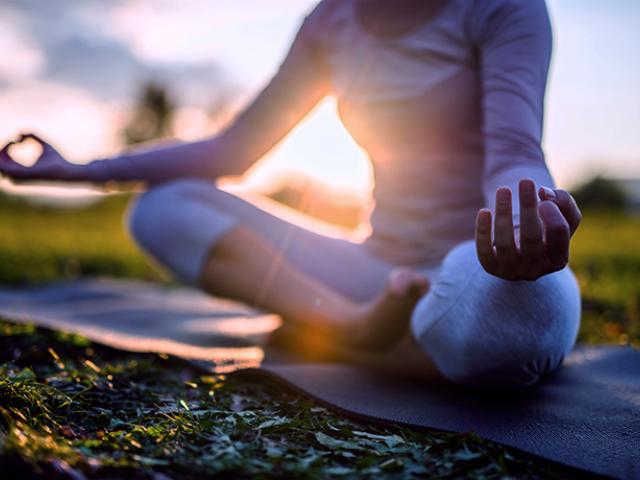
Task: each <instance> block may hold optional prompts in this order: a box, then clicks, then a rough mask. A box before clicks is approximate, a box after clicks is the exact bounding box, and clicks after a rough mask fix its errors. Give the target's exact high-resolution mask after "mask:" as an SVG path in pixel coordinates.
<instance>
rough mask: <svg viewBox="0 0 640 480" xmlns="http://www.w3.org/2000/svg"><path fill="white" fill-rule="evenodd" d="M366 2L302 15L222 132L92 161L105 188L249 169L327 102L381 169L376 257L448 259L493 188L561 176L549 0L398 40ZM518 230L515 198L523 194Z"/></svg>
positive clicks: (327, 5)
mask: <svg viewBox="0 0 640 480" xmlns="http://www.w3.org/2000/svg"><path fill="white" fill-rule="evenodd" d="M356 3H357V0H324V1H322V2H320V3H319V4H318V5H317V6H316V8H315V9H314V10H313V11H312V12H311V13H310V14H309V15H308V16H307V17H306V18H305V20H304V22H303V24H302V27H301V28H300V30H299V32H298V34H297V36H296V38H295V40H294V43H293V45H292V47H291V49H290V51H289V53H288V55H287V57H286V58H285V60H284V62H283V63H282V65H281V66H280V69H279V70H278V73H277V74H276V75H275V77H274V78H273V80H272V81H271V82H270V84H269V85H268V86H267V87H266V88H265V89H264V90H263V91H262V92H261V93H260V94H259V95H258V97H257V99H256V100H255V101H254V102H253V103H252V104H251V105H250V106H249V107H248V108H247V109H246V110H245V111H244V112H243V113H241V114H240V115H239V116H238V118H237V119H236V120H235V121H234V122H233V123H232V124H231V125H230V126H229V127H228V128H227V129H226V130H224V131H223V132H222V133H220V134H219V135H217V136H215V137H213V138H209V139H205V140H203V141H201V142H196V143H192V144H183V145H176V146H170V147H165V148H162V149H160V150H155V151H153V153H145V152H140V153H133V154H130V155H125V156H122V157H119V158H116V159H112V160H105V161H96V162H92V163H91V164H90V165H89V172H90V174H89V176H90V177H91V178H93V179H96V180H110V179H114V180H133V179H142V180H148V181H150V182H159V181H165V180H168V179H171V178H175V177H180V176H204V177H209V178H217V177H219V176H222V175H228V174H235V173H240V172H242V171H244V170H245V169H246V168H247V167H248V166H250V165H251V164H252V163H253V162H255V161H256V160H257V159H258V158H260V157H261V156H262V155H264V154H265V153H266V152H267V151H268V150H269V149H271V148H272V147H273V146H274V145H275V144H276V143H278V142H279V141H280V139H282V137H284V136H285V135H286V133H287V132H289V131H290V130H291V128H293V126H295V124H296V123H297V122H298V121H299V120H300V119H301V118H302V117H303V116H304V115H305V114H306V113H307V112H309V110H310V109H311V108H313V106H314V105H315V104H316V103H317V102H318V101H319V100H320V99H321V98H323V97H324V96H326V95H328V94H332V95H335V97H336V100H337V104H338V110H339V113H340V118H341V119H342V121H343V123H344V125H345V126H346V128H347V129H348V131H349V132H350V133H351V135H352V136H353V138H354V139H355V141H356V142H357V143H358V144H359V145H360V146H361V147H362V148H363V149H364V150H365V151H366V152H367V153H368V155H369V157H370V159H371V162H372V165H373V171H374V181H375V188H374V194H373V196H374V201H375V207H374V209H373V211H372V214H371V219H370V221H371V226H372V233H371V236H370V237H369V238H368V239H367V240H366V241H365V244H366V246H367V247H368V248H370V249H371V251H372V252H374V253H375V254H377V255H379V256H381V257H383V258H385V259H387V260H389V261H391V262H394V263H398V264H408V265H420V264H430V263H434V262H437V261H439V260H440V259H442V257H443V256H444V255H445V254H446V252H447V251H448V250H450V249H451V248H452V247H453V246H455V245H456V244H458V243H460V242H462V241H465V240H468V239H470V238H473V233H474V219H475V216H476V213H477V211H478V209H479V208H482V207H485V206H486V207H489V208H492V209H493V208H494V198H495V191H496V189H497V188H498V187H500V186H508V187H510V188H511V189H512V191H513V192H514V193H516V192H517V184H518V181H519V180H520V179H522V178H532V179H534V180H535V181H536V183H537V184H538V185H545V186H549V187H553V186H554V182H553V180H552V178H551V176H550V174H549V171H548V169H547V167H546V164H545V160H544V154H543V152H542V149H541V136H542V121H543V102H544V93H545V85H546V79H547V73H548V67H549V59H550V54H551V29H550V25H549V18H548V13H547V9H546V5H545V3H544V0H449V1H448V2H447V3H446V4H445V5H444V6H443V7H442V8H441V9H440V10H439V11H438V13H437V14H436V15H435V16H434V17H433V18H432V19H431V20H429V21H428V22H426V23H425V24H423V25H420V26H419V27H416V28H413V29H411V30H409V31H407V32H405V33H403V34H400V35H397V36H393V37H388V38H387V37H381V36H376V35H373V34H371V33H370V32H369V31H368V30H367V29H366V28H365V26H364V25H363V24H362V22H361V20H360V19H359V17H358V15H357V11H356ZM514 214H515V219H514V220H515V223H516V225H517V223H518V215H517V214H518V202H517V194H516V195H514Z"/></svg>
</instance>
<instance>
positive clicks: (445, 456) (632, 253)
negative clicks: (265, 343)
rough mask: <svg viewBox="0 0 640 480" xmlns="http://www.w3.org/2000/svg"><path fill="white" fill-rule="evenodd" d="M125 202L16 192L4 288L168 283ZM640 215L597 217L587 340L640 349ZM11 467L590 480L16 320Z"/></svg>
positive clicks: (3, 362)
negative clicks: (76, 206)
mask: <svg viewBox="0 0 640 480" xmlns="http://www.w3.org/2000/svg"><path fill="white" fill-rule="evenodd" d="M125 202H126V198H125V197H114V198H110V199H109V200H108V201H106V202H102V203H100V204H98V205H95V206H93V207H90V208H86V209H81V210H52V209H47V208H34V207H31V206H28V205H25V204H23V203H21V202H17V201H15V200H11V199H8V198H0V284H3V285H8V284H25V283H36V282H42V281H51V280H57V279H61V278H76V277H77V276H79V275H110V276H121V277H136V278H143V279H152V280H161V281H166V278H163V277H162V276H159V274H158V273H157V272H156V271H155V270H153V269H152V268H151V267H150V266H149V265H148V264H147V263H146V262H145V260H144V259H143V257H142V256H141V255H140V254H139V253H138V252H137V251H136V249H135V248H134V246H133V245H132V243H131V242H130V240H129V239H128V238H127V237H126V235H125V234H124V233H123V230H122V222H121V218H120V217H121V214H122V210H123V209H124V206H125ZM638 236H640V219H638V218H636V219H633V218H630V217H626V216H624V215H622V214H620V213H612V212H599V213H598V212H587V213H586V215H585V221H584V224H583V225H582V227H581V228H580V230H579V232H578V234H577V237H576V239H575V241H574V243H573V251H572V266H573V268H574V270H575V271H576V272H577V275H578V277H579V280H580V284H581V288H582V290H583V295H584V314H583V324H582V329H581V332H580V340H581V341H583V342H589V343H602V342H605V343H616V344H620V343H622V344H626V343H632V344H634V345H640V281H639V279H640V251H639V250H638V249H637V247H636V244H637V238H638ZM0 464H1V465H2V472H3V478H12V477H19V478H25V477H46V478H74V479H80V478H85V477H86V478H154V479H165V478H180V479H188V478H196V477H199V476H204V475H207V476H211V475H212V474H213V473H216V474H217V475H219V476H221V477H229V478H243V477H251V476H258V477H261V478H279V477H283V476H290V477H302V478H321V477H324V478H326V477H342V478H355V477H358V478H360V477H379V476H381V475H385V476H388V477H391V478H396V477H397V478H407V477H409V478H410V477H437V478H442V477H449V478H453V477H456V478H460V477H472V478H504V477H518V478H548V477H565V478H566V477H575V478H583V474H582V473H579V472H578V473H576V472H574V471H570V470H567V469H564V468H562V467H560V466H558V465H555V464H553V463H550V462H547V461H544V460H540V459H535V458H532V457H530V456H527V455H525V454H523V453H521V452H518V451H514V450H512V449H508V448H504V447H502V446H500V445H496V444H494V443H491V442H487V441H484V440H482V439H479V438H478V437H476V436H474V435H473V434H449V433H443V432H437V431H428V432H413V431H411V430H407V429H403V428H397V427H380V426H375V425H369V424H363V423H358V422H354V421H352V420H349V419H346V418H344V417H343V416H341V415H338V414H335V413H332V412H331V411H330V410H327V409H325V408H324V407H321V406H319V405H317V404H315V403H313V402H312V401H310V400H308V399H306V398H305V397H303V396H300V395H298V394H295V393H293V392H291V391H288V390H286V389H284V388H283V387H281V386H280V385H277V384H272V383H269V382H266V381H265V380H264V379H256V378H250V377H248V378H247V377H240V378H235V377H233V376H231V377H226V378H225V377H222V376H210V375H202V374H201V373H199V372H197V371H195V370H193V369H192V368H191V367H189V365H187V364H185V363H183V362H181V361H180V360H178V359H174V358H167V357H166V356H159V355H154V354H133V353H125V352H120V351H116V350H113V349H109V348H106V347H102V346H99V345H95V344H92V343H90V342H88V341H87V340H86V339H84V338H82V337H79V336H76V335H68V334H64V333H59V332H50V331H47V330H44V329H37V328H35V327H33V326H29V325H27V326H25V325H15V324H13V323H11V322H10V319H4V320H2V321H0Z"/></svg>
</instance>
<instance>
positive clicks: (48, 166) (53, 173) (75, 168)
mask: <svg viewBox="0 0 640 480" xmlns="http://www.w3.org/2000/svg"><path fill="white" fill-rule="evenodd" d="M28 139H30V140H35V141H36V142H37V143H38V144H39V145H40V146H41V147H42V153H41V154H40V156H39V157H38V159H37V160H36V162H35V163H34V164H33V165H31V166H30V167H26V166H24V165H22V164H20V163H18V162H16V161H15V160H14V159H13V158H11V155H10V154H9V149H10V148H11V146H12V145H17V144H19V143H21V142H23V141H25V140H28ZM79 168H80V166H79V165H75V164H73V163H70V162H68V161H67V160H66V159H65V158H64V157H63V156H62V155H60V154H59V153H58V152H57V151H56V149H55V148H53V147H52V146H51V145H49V144H48V143H47V142H45V141H44V140H42V139H41V138H40V137H38V136H37V135H34V134H33V133H25V134H21V135H20V136H19V137H18V138H17V140H14V141H12V142H9V143H7V144H6V145H5V146H4V147H3V148H2V150H0V173H1V174H3V175H6V176H7V177H9V178H12V179H15V180H23V181H24V180H62V181H67V180H78V179H79V178H80V177H79V175H78V173H79Z"/></svg>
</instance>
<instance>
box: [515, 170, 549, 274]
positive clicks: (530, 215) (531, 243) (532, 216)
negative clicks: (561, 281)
mask: <svg viewBox="0 0 640 480" xmlns="http://www.w3.org/2000/svg"><path fill="white" fill-rule="evenodd" d="M518 193H519V195H520V248H521V250H522V259H523V261H524V262H525V263H526V264H528V265H535V264H536V263H537V262H538V261H539V259H540V258H541V257H542V255H543V251H544V245H543V243H542V223H541V221H540V217H539V216H538V199H537V197H536V187H535V184H534V183H533V180H529V179H526V180H521V181H520V184H519V186H518Z"/></svg>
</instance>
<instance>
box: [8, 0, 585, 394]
mask: <svg viewBox="0 0 640 480" xmlns="http://www.w3.org/2000/svg"><path fill="white" fill-rule="evenodd" d="M550 50H551V34H550V26H549V20H548V14H547V11H546V7H545V4H544V1H543V0H482V1H480V0H476V1H468V0H448V1H446V0H431V1H425V0H396V1H394V2H388V1H386V0H324V1H322V2H320V4H319V5H318V6H317V7H316V8H315V9H314V10H313V12H312V13H311V14H310V15H309V16H308V17H307V18H306V19H305V21H304V23H303V25H302V27H301V28H300V30H299V32H298V34H297V36H296V38H295V41H294V43H293V45H292V47H291V49H290V51H289V53H288V55H287V57H286V58H285V60H284V62H283V63H282V65H281V67H280V69H279V71H278V72H277V74H276V75H275V76H274V78H273V79H272V80H271V82H270V83H269V84H268V85H267V87H266V88H265V89H264V90H263V91H262V92H261V93H260V94H259V95H258V96H257V98H256V99H255V100H254V101H253V103H252V104H251V105H250V106H249V107H248V108H247V109H246V110H245V111H244V112H242V113H241V114H240V115H239V116H238V117H237V118H236V120H235V121H234V122H233V123H232V124H231V125H230V126H229V127H228V128H227V129H225V130H224V131H223V132H222V133H220V134H219V135H217V136H215V137H213V138H206V139H204V140H202V141H198V142H194V143H186V144H177V145H171V146H163V147H157V146H156V147H153V146H152V147H149V148H148V149H145V150H139V151H134V152H128V153H124V154H122V155H120V156H118V157H116V158H111V159H105V160H96V161H93V162H91V163H89V164H87V165H74V164H71V163H68V162H67V161H66V160H65V159H63V158H62V157H61V156H60V155H59V154H58V153H57V152H56V151H55V150H54V149H53V148H52V147H51V146H50V145H49V144H47V143H45V142H44V141H42V140H40V139H39V138H37V137H35V136H34V135H32V134H28V135H23V136H22V137H21V138H19V139H18V141H22V140H23V139H24V138H33V139H35V140H37V141H39V142H40V143H41V145H42V147H43V153H42V156H41V157H40V158H39V160H38V162H37V163H36V164H35V165H33V166H31V167H24V166H21V165H18V164H17V163H16V162H14V161H13V160H12V158H11V157H10V155H9V148H10V145H11V144H9V145H7V146H6V147H5V148H4V149H3V150H2V158H1V159H0V162H1V163H0V171H2V172H3V173H4V174H6V175H8V176H10V177H13V178H18V179H55V180H68V181H87V180H89V181H96V182H104V181H129V180H143V181H146V182H147V183H148V184H149V185H150V187H151V188H150V189H149V191H148V192H147V193H145V194H143V195H142V196H141V197H140V198H139V199H138V200H137V203H136V204H135V205H134V206H133V207H132V210H131V213H130V215H129V228H130V230H131V233H132V235H133V237H134V238H135V239H136V241H137V242H138V244H139V245H140V246H141V247H142V248H143V249H144V250H145V251H146V252H147V253H148V254H149V255H150V256H151V257H152V258H154V259H155V260H157V261H158V262H159V263H161V264H162V265H164V266H165V267H167V268H168V269H169V270H170V271H172V272H173V273H174V274H175V275H176V276H177V277H178V278H180V279H181V280H183V281H185V282H189V283H192V284H195V285H198V286H199V287H201V288H203V289H204V290H206V291H208V292H210V293H212V294H214V295H219V296H225V297H231V298H235V299H239V300H242V301H245V302H247V303H251V304H253V305H257V306H259V307H261V308H264V309H267V310H270V311H273V312H276V313H278V314H281V315H282V316H283V318H285V319H287V321H289V322H297V323H299V324H302V325H309V326H313V327H314V328H317V329H321V330H324V331H325V332H329V333H330V334H332V335H334V336H335V338H336V341H339V342H341V343H342V344H343V345H349V346H350V347H353V348H362V349H369V350H373V351H381V350H383V349H385V348H387V347H389V346H391V345H393V344H397V342H398V341H399V339H400V338H401V337H402V336H403V334H405V333H406V332H407V330H408V326H409V325H410V332H411V335H410V341H409V342H408V343H406V346H404V347H403V348H405V350H401V354H402V355H406V357H405V356H403V357H402V358H403V361H404V362H405V363H412V366H413V367H414V368H417V369H420V370H422V371H424V372H433V371H437V372H438V373H439V374H440V375H443V376H444V377H446V378H447V379H449V380H451V381H454V382H459V383H467V384H487V383H491V384H500V385H506V386H511V385H531V384H533V383H535V382H537V381H538V380H539V379H540V378H541V377H542V376H543V375H544V374H546V373H547V372H550V371H552V370H554V369H556V368H557V367H558V366H559V365H560V363H561V362H562V359H563V356H564V355H565V354H566V353H567V352H568V351H569V350H570V349H571V348H572V346H573V344H574V341H575V337H576V332H577V329H578V325H579V317H580V296H579V290H578V286H577V284H576V281H575V278H574V277H573V274H572V273H571V271H570V270H569V269H568V267H567V266H566V265H567V262H568V252H569V240H570V237H571V235H572V234H573V232H574V231H575V229H576V228H577V226H578V224H579V222H580V212H579V210H578V208H577V206H576V204H575V202H574V201H573V199H572V198H571V196H570V195H569V194H568V193H567V192H565V191H563V190H558V189H554V183H553V180H552V178H551V176H550V174H549V172H548V169H547V167H546V165H545V162H544V157H543V153H542V150H541V147H540V141H541V130H542V118H543V97H544V90H545V84H546V77H547V71H548V65H549V57H550ZM330 93H331V94H334V95H335V96H336V97H337V101H338V106H339V111H340V115H341V118H342V120H343V122H344V123H345V125H346V127H347V128H348V130H349V131H350V133H351V134H352V136H353V137H354V139H355V140H356V141H357V142H358V143H359V144H360V145H361V146H362V147H363V148H364V149H365V150H366V151H367V152H368V154H369V156H370V157H371V160H372V163H373V166H374V172H375V182H376V187H375V191H374V199H375V209H374V210H373V213H372V215H371V225H372V234H371V235H370V236H369V237H368V238H367V239H366V240H365V241H364V242H363V243H357V242H354V241H350V240H349V239H346V238H332V237H327V236H323V235H320V234H318V233H315V232H313V231H311V230H307V229H305V228H303V227H301V226H299V225H296V224H294V223H290V222H287V221H286V220H284V219H283V218H280V217H278V216H275V215H272V214H270V213H268V212H267V211H265V210H263V209H260V208H258V207H257V206H256V205H254V204H252V203H249V202H247V201H245V200H242V199H240V198H238V197H236V196H233V195H231V194H229V193H226V192H223V191H221V190H219V189H217V188H216V187H215V185H214V181H215V179H217V178H218V177H221V176H226V175H235V174H240V173H242V172H244V171H245V170H246V169H247V168H248V167H249V166H251V165H252V164H253V163H254V162H255V161H256V160H257V159H259V158H260V157H262V156H263V155H264V154H265V153H266V152H268V151H269V150H270V149H271V148H272V147H273V146H274V145H276V144H277V143H278V142H279V141H280V140H281V139H282V138H283V137H284V136H285V135H286V134H287V133H288V132H289V131H290V130H291V129H292V128H293V127H294V126H295V125H296V124H297V123H298V122H299V121H300V120H301V119H302V118H303V117H304V116H305V115H306V114H307V113H308V112H309V111H310V110H311V109H312V108H313V107H314V105H316V104H317V103H318V101H319V100H320V99H322V98H323V97H324V96H326V95H327V94H330ZM512 192H513V193H512ZM474 237H475V239H474ZM403 345H405V344H403ZM396 351H398V350H397V349H396ZM409 358H411V360H408V359H409ZM396 361H397V360H396ZM399 363H403V362H399Z"/></svg>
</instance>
